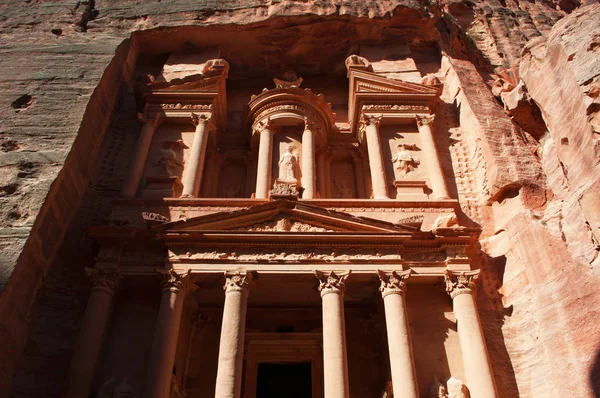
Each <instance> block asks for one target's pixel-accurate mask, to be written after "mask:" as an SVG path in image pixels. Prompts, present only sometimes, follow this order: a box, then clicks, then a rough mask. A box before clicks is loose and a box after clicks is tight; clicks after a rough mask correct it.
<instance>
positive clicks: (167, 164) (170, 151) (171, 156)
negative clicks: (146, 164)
mask: <svg viewBox="0 0 600 398" xmlns="http://www.w3.org/2000/svg"><path fill="white" fill-rule="evenodd" d="M161 146H162V149H161V150H160V152H159V155H158V156H157V157H156V159H155V161H154V163H153V166H154V167H160V169H159V172H158V174H159V176H167V177H171V176H175V175H177V172H176V169H177V167H178V166H179V167H183V164H184V162H183V161H182V160H179V158H178V155H177V152H176V151H175V148H177V147H184V146H185V144H184V143H183V141H181V140H178V141H162V142H161Z"/></svg>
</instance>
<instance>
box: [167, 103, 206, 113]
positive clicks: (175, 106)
mask: <svg viewBox="0 0 600 398" xmlns="http://www.w3.org/2000/svg"><path fill="white" fill-rule="evenodd" d="M160 108H161V109H163V110H194V111H210V110H212V105H210V104H181V103H176V104H160Z"/></svg>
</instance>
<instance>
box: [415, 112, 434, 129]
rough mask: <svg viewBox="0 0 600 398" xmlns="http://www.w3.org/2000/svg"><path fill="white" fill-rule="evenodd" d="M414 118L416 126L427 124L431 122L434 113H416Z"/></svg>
mask: <svg viewBox="0 0 600 398" xmlns="http://www.w3.org/2000/svg"><path fill="white" fill-rule="evenodd" d="M415 119H416V120H417V126H418V127H422V126H427V125H428V124H430V123H433V120H434V119H435V115H416V116H415Z"/></svg>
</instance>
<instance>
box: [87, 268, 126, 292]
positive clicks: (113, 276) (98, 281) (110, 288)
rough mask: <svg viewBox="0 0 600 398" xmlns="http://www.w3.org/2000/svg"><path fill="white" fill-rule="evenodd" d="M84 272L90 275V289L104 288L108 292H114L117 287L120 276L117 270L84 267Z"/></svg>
mask: <svg viewBox="0 0 600 398" xmlns="http://www.w3.org/2000/svg"><path fill="white" fill-rule="evenodd" d="M85 273H86V274H87V275H88V276H89V277H90V280H91V284H92V290H104V291H106V292H107V293H109V294H114V293H115V292H116V291H117V288H118V287H119V280H120V279H121V277H120V275H119V271H117V270H104V269H101V268H87V267H86V268H85Z"/></svg>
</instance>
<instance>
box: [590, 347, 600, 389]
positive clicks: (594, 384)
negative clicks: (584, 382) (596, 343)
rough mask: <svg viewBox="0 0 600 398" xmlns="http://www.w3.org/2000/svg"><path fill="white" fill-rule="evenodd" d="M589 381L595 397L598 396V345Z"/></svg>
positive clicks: (599, 362)
mask: <svg viewBox="0 0 600 398" xmlns="http://www.w3.org/2000/svg"><path fill="white" fill-rule="evenodd" d="M589 382H590V387H591V389H592V392H593V394H594V397H595V398H600V347H598V349H597V350H596V356H595V357H594V362H593V363H592V367H591V369H590V374H589Z"/></svg>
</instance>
